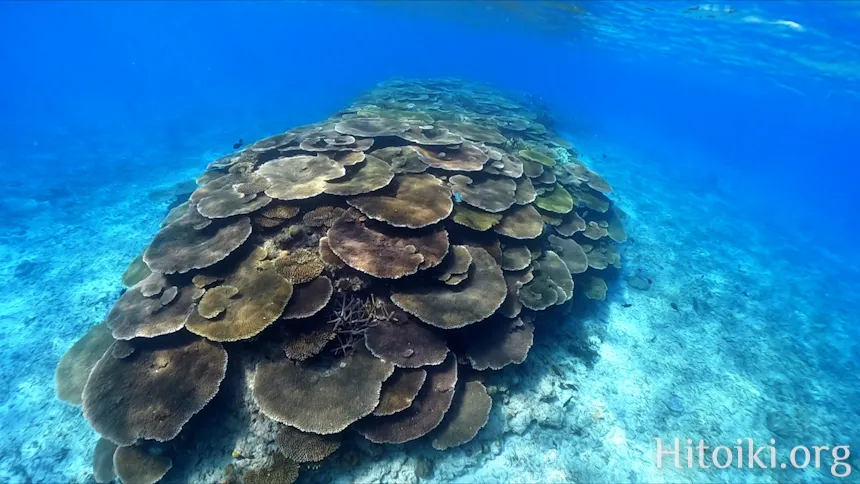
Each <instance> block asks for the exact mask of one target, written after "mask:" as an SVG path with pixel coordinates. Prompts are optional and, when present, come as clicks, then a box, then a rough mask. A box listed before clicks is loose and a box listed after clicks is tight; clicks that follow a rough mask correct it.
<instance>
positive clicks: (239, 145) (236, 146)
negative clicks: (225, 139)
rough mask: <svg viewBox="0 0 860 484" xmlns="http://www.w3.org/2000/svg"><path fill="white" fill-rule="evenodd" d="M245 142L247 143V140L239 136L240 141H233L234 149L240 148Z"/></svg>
mask: <svg viewBox="0 0 860 484" xmlns="http://www.w3.org/2000/svg"><path fill="white" fill-rule="evenodd" d="M243 144H245V141H244V140H243V139H242V138H239V141H237V142H235V143H233V149H234V150H238V149H239V148H241V147H242V145H243Z"/></svg>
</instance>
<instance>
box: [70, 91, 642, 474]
mask: <svg viewBox="0 0 860 484" xmlns="http://www.w3.org/2000/svg"><path fill="white" fill-rule="evenodd" d="M551 126H552V121H551V118H549V115H548V113H546V112H545V111H544V110H542V109H541V108H540V107H538V106H536V105H535V104H533V103H532V102H531V101H529V100H527V99H520V98H518V97H514V96H511V95H508V94H504V93H501V92H499V91H496V90H494V89H492V88H489V87H486V86H481V85H474V84H465V83H463V82H460V81H456V80H448V79H442V80H434V81H424V82H416V81H400V80H398V81H391V82H388V83H385V84H382V85H380V86H379V87H378V88H376V89H375V90H373V91H372V92H370V93H368V94H366V95H365V96H363V97H362V98H360V99H359V100H358V101H357V102H356V103H355V104H353V105H352V106H350V107H348V108H347V109H344V110H343V111H341V112H339V113H337V114H336V115H335V116H333V117H331V118H329V119H327V120H325V121H322V122H320V123H317V124H313V125H309V126H303V127H299V128H295V129H293V130H290V131H288V132H286V133H281V134H278V135H275V136H272V137H270V138H267V139H264V140H260V141H258V142H256V143H253V144H251V145H249V146H248V147H247V148H246V149H245V150H243V151H241V152H238V153H234V154H231V155H228V156H225V157H223V158H220V159H218V160H215V161H214V162H212V163H210V164H209V166H208V167H207V169H206V171H205V173H203V175H201V176H200V177H199V178H198V179H197V183H198V185H199V187H198V189H197V190H196V191H195V192H194V193H192V195H191V196H190V198H189V201H188V203H187V205H186V206H185V208H184V209H183V210H184V212H183V213H182V214H179V215H174V216H173V217H172V219H171V220H169V221H168V222H167V223H165V224H164V225H163V227H162V229H161V230H160V231H159V233H158V234H156V235H155V237H154V239H153V241H152V242H151V243H150V244H149V246H148V247H147V249H146V251H145V252H144V254H143V256H142V258H141V260H142V262H145V264H146V266H147V267H146V269H148V271H151V274H146V273H147V272H148V271H137V272H140V273H141V276H140V277H136V278H135V279H134V281H135V283H134V284H133V285H132V286H131V287H130V288H129V289H128V291H127V292H126V293H125V294H124V295H123V296H122V297H121V298H120V300H119V301H118V302H117V303H116V306H115V307H114V308H113V310H112V311H111V312H110V314H109V315H108V316H107V320H106V324H103V325H99V326H97V327H96V328H94V330H93V333H92V334H91V335H88V336H85V337H84V339H83V340H82V343H81V344H79V345H76V346H75V347H73V349H72V350H70V352H69V354H68V355H67V356H66V357H64V359H63V362H62V363H61V365H60V367H59V369H58V372H57V381H58V388H59V393H60V397H61V398H63V399H64V400H67V401H69V402H71V403H75V404H77V403H80V402H82V404H83V414H84V416H85V417H86V419H87V420H88V421H89V423H90V424H91V426H92V427H93V428H94V429H95V430H96V431H98V432H99V433H100V434H101V435H102V437H103V439H107V440H106V441H105V440H102V441H100V442H101V443H100V444H99V449H100V452H101V453H102V454H103V453H105V450H104V449H109V448H112V447H110V445H106V444H107V443H109V444H112V445H113V444H115V445H116V446H119V447H118V450H116V452H115V456H114V462H115V463H117V462H124V463H126V464H128V463H131V462H132V461H134V462H144V461H146V462H149V461H152V462H154V463H156V464H158V465H157V466H155V467H157V469H156V471H157V472H156V471H152V472H150V473H149V474H147V476H151V477H146V478H145V479H149V480H152V479H159V478H161V477H162V476H163V475H164V474H165V473H166V472H168V470H169V469H170V465H168V464H167V463H169V462H174V461H175V460H176V459H177V458H178V457H179V456H177V455H163V456H162V455H161V454H158V457H157V458H156V457H152V456H150V455H149V454H146V452H144V451H143V450H141V449H144V448H145V446H146V445H152V444H155V443H157V442H167V441H171V440H173V439H176V438H177V436H178V435H179V434H180V433H181V432H182V431H183V427H185V426H186V424H188V423H189V421H191V420H192V419H193V416H194V415H195V414H196V413H198V412H199V411H200V410H201V409H203V408H204V406H206V405H207V404H208V403H209V402H210V401H211V400H212V399H213V398H214V397H215V395H216V394H217V393H218V392H219V388H220V387H221V386H223V385H226V384H229V383H228V382H227V381H226V380H225V378H226V379H228V380H229V378H228V377H227V374H228V372H227V371H226V368H227V365H228V364H230V365H239V366H240V367H241V369H242V371H239V372H237V374H247V375H248V376H249V377H248V378H243V379H241V381H240V382H239V383H238V384H240V385H247V386H249V392H250V394H251V395H252V398H250V399H248V401H246V402H243V403H238V404H239V405H248V406H253V407H254V408H256V409H259V411H260V412H262V414H263V415H264V416H265V417H266V418H268V419H270V420H271V423H272V425H276V426H278V427H279V428H280V429H281V430H280V432H279V435H280V437H279V438H278V444H279V447H280V449H281V452H282V454H283V455H281V456H278V457H277V459H276V460H277V461H278V462H281V463H282V464H283V463H284V462H286V464H284V465H280V464H279V465H280V467H278V468H279V469H280V468H284V469H287V468H288V469H290V472H288V473H285V475H287V474H288V475H289V477H290V479H295V477H296V474H295V472H294V470H296V469H298V468H299V467H298V465H299V463H300V462H316V461H318V460H322V459H324V458H325V457H326V456H328V455H329V454H330V453H332V452H334V451H335V450H336V449H337V448H338V447H339V446H340V445H341V442H342V441H343V442H344V443H347V442H348V439H347V438H358V437H357V435H361V436H364V437H365V438H367V439H368V440H370V441H372V442H376V443H403V442H408V441H411V440H415V439H418V438H421V437H424V436H428V438H429V439H430V441H431V442H432V443H433V446H434V447H436V448H438V449H446V448H449V447H453V446H457V445H461V444H464V443H466V442H468V441H470V440H471V439H472V438H474V437H475V435H476V434H477V433H478V432H479V431H480V429H481V428H482V427H483V426H484V425H485V424H486V422H487V418H488V415H489V413H490V409H491V408H492V399H491V398H490V396H489V394H488V393H487V390H486V388H485V387H484V385H483V384H481V383H480V382H479V381H477V380H476V378H475V377H476V376H477V372H480V371H486V370H501V369H502V368H504V367H505V366H507V365H510V364H518V363H522V362H523V361H525V359H526V358H527V356H528V352H529V349H530V348H531V347H532V344H533V342H534V337H533V335H534V332H535V331H540V324H541V322H542V321H541V319H542V317H543V316H542V315H544V314H546V313H545V312H544V310H547V309H549V308H553V307H558V306H562V305H566V304H569V303H570V302H571V301H572V300H573V299H575V298H576V297H579V298H580V299H582V298H586V299H602V298H604V297H605V295H606V291H607V286H606V284H605V283H604V281H603V278H602V276H601V273H602V272H603V271H605V270H607V268H608V267H609V266H613V267H619V266H620V255H619V253H618V251H617V249H616V248H615V244H616V243H617V242H621V241H623V240H625V239H626V234H625V233H624V229H623V227H622V226H621V220H620V218H619V215H620V213H616V211H615V209H614V208H613V206H612V203H611V201H610V200H609V199H608V198H607V197H606V196H605V194H606V193H609V192H610V190H611V188H610V187H609V184H608V183H606V181H605V180H604V179H603V178H601V177H600V176H599V175H598V174H597V173H595V172H593V171H592V170H590V169H589V168H588V167H586V166H585V165H584V164H583V163H582V162H580V161H579V160H578V159H577V156H576V152H575V151H574V150H573V149H572V147H571V146H570V144H569V143H567V142H565V141H564V140H562V139H561V138H560V137H558V136H557V135H556V134H555V133H553V132H552V128H551ZM288 221H290V222H289V223H288ZM138 265H140V264H139V263H138ZM141 269H143V268H141ZM544 319H545V318H544ZM97 340H98V341H100V343H99V344H98V345H96V344H93V343H90V342H91V341H97ZM81 345H83V346H81ZM81 347H86V348H88V350H87V351H86V352H82V350H80V348H81ZM273 349H274V350H273ZM93 352H97V353H98V354H93ZM99 354H103V355H102V356H100V357H99ZM81 355H83V356H81ZM234 355H242V357H239V358H234ZM228 362H229V363H228ZM84 381H86V384H85V385H84V384H83V382H84ZM217 410H218V411H225V412H229V411H230V410H229V409H221V408H218V409H217ZM322 436H325V437H322ZM275 440H276V439H274V438H273V439H272V442H271V443H272V444H273V445H274V441H275ZM131 446H135V447H131ZM139 446H144V447H139ZM170 448H171V447H169V446H167V447H164V448H163V449H161V450H160V451H159V452H167V453H169V452H170V450H169V449H170ZM130 456H131V457H135V459H130ZM138 457H140V458H138ZM171 459H172V460H171ZM284 459H286V460H284ZM104 461H105V459H104V458H103V456H102V457H101V458H99V462H100V463H101V464H99V465H100V467H102V468H99V469H95V472H96V473H97V475H98V476H99V478H101V476H103V475H110V474H111V472H110V471H111V470H110V469H107V470H106V469H103V467H104V465H103V462H104ZM132 467H133V466H130V465H125V466H124V467H123V468H119V467H116V468H115V469H113V472H115V473H116V474H117V475H119V476H120V478H123V476H125V475H130V472H131V470H130V469H131V468H132ZM261 473H263V470H259V469H253V468H252V469H249V470H248V473H247V476H251V477H254V476H258V475H259V476H262V475H263V474H261ZM251 477H248V478H249V479H250V480H254V479H256V477H254V478H253V479H252V478H251Z"/></svg>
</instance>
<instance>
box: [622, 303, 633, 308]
mask: <svg viewBox="0 0 860 484" xmlns="http://www.w3.org/2000/svg"><path fill="white" fill-rule="evenodd" d="M631 306H633V305H632V304H630V303H624V304H622V305H621V307H623V308H629V307H631Z"/></svg>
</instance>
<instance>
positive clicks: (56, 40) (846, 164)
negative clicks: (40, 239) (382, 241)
mask: <svg viewBox="0 0 860 484" xmlns="http://www.w3.org/2000/svg"><path fill="white" fill-rule="evenodd" d="M559 4H560V2H537V1H535V2H476V3H473V4H469V5H467V4H466V3H464V2H414V3H410V4H409V5H407V4H405V3H397V2H371V1H357V2H320V3H314V2H290V1H287V2H144V1H140V2H14V1H8V2H2V3H0V66H2V67H0V72H2V75H0V173H2V175H0V188H2V190H3V191H4V193H2V194H0V220H2V222H0V225H7V229H6V231H5V234H4V239H3V240H4V243H6V244H9V246H10V247H11V246H12V245H14V244H15V243H16V239H14V237H13V236H14V235H15V234H20V233H21V231H22V230H26V228H27V227H28V224H29V223H30V220H31V219H32V218H34V217H36V215H37V214H38V213H41V212H42V211H43V210H48V211H50V210H54V209H57V210H59V208H58V207H59V206H60V205H59V202H58V199H59V198H63V199H72V200H73V201H74V203H75V207H76V209H75V210H72V211H70V213H69V214H64V215H63V216H64V217H66V216H68V217H75V216H77V215H80V214H81V213H85V212H89V211H98V210H99V206H98V205H96V203H97V202H95V200H97V199H96V198H95V197H94V195H92V194H93V193H95V192H97V191H98V190H99V189H103V188H104V187H107V186H115V185H117V184H119V185H122V184H128V185H129V186H131V185H135V184H138V183H150V182H151V181H152V180H158V179H173V178H171V173H174V174H175V173H176V172H178V171H183V172H185V171H191V172H196V171H202V169H203V168H204V167H205V164H206V163H207V162H208V161H211V157H213V156H215V155H218V154H221V153H226V152H228V151H230V147H231V145H232V144H233V143H234V142H235V141H236V140H237V139H239V138H242V139H244V140H245V141H247V142H249V141H252V140H256V139H259V138H262V137H264V136H267V135H270V134H272V133H276V132H281V131H283V130H285V129H287V128H290V127H294V126H297V125H300V124H305V123H310V122H314V121H317V120H320V119H324V118H325V117H327V116H329V115H330V114H332V113H334V112H336V111H337V110H338V109H340V108H342V107H343V106H345V105H348V104H349V103H350V102H351V101H352V100H353V99H354V98H355V97H356V96H357V95H359V94H360V93H362V92H363V91H366V90H367V89H369V88H371V87H373V86H374V85H375V84H376V83H378V82H381V81H384V80H387V79H390V78H392V77H417V78H423V77H434V76H454V77H462V78H465V79H469V80H474V81H483V82H490V83H492V84H495V85H497V86H499V87H502V88H506V89H511V90H515V91H519V92H526V93H528V94H530V95H532V96H535V97H538V98H541V99H542V100H543V101H544V102H545V103H546V104H547V105H548V106H549V107H550V109H551V111H552V112H553V114H554V115H555V116H556V119H557V121H558V128H559V130H560V131H562V132H565V133H569V134H570V135H572V136H574V137H575V138H577V139H586V140H589V143H590V144H591V143H594V145H595V146H601V147H602V148H603V149H601V150H599V152H591V153H589V155H590V156H591V157H593V158H599V157H600V156H601V155H607V156H608V157H609V158H611V159H618V158H619V157H620V158H623V157H625V156H631V154H634V155H637V154H638V155H641V158H642V160H647V162H645V163H641V162H640V163H637V164H635V165H634V164H631V168H630V169H631V170H634V169H635V170H639V171H640V172H641V179H643V180H647V179H649V177H650V176H652V175H653V174H660V175H661V176H666V177H668V179H669V180H671V183H670V186H671V190H672V195H673V196H674V199H675V200H679V199H681V200H683V197H684V196H685V195H686V194H689V196H690V198H689V199H690V200H695V199H696V198H695V197H694V196H695V195H701V194H702V193H703V192H713V193H714V194H717V195H718V196H719V197H720V198H721V200H723V202H724V203H725V205H727V206H729V207H731V210H730V211H727V212H726V213H710V214H709V213H703V214H702V219H701V223H702V224H703V225H706V224H707V223H709V222H710V218H711V217H713V218H723V217H727V216H729V215H727V214H742V215H743V218H744V220H745V222H744V223H748V222H749V221H750V220H752V221H753V222H754V223H755V224H756V227H757V228H758V229H760V231H761V232H760V234H763V235H760V236H758V235H757V236H756V240H755V242H756V244H757V246H758V247H759V248H761V247H764V249H760V250H763V251H765V252H767V251H768V250H769V249H770V247H771V246H772V247H773V248H774V250H777V248H778V249H779V250H780V251H781V252H780V257H784V258H788V260H789V261H790V262H796V263H797V266H796V267H797V269H796V270H797V272H798V274H794V275H796V276H798V277H800V276H803V275H805V274H806V272H808V273H809V274H813V273H815V274H818V270H819V269H820V266H821V265H822V264H825V262H822V259H818V258H816V259H814V260H812V261H810V259H809V258H808V257H807V256H808V254H809V253H811V252H812V251H822V250H823V251H827V252H828V253H829V254H831V256H830V258H829V259H827V261H828V262H826V263H827V264H830V266H828V267H827V271H825V272H826V277H831V274H836V275H835V276H832V277H834V278H838V282H839V285H840V287H841V288H846V287H848V288H851V287H860V280H858V279H856V278H857V277H860V276H858V271H857V264H858V262H857V260H858V259H857V257H856V253H855V252H856V246H857V240H858V236H860V215H858V207H860V190H858V189H857V186H858V180H860V167H858V163H857V159H858V153H860V135H858V126H860V34H858V30H857V29H856V25H857V22H858V21H860V7H858V6H857V5H856V4H855V3H853V2H828V1H817V2H778V1H768V2H759V3H753V2H737V3H727V2H720V3H716V5H718V6H719V8H720V9H722V8H724V7H726V6H729V5H731V6H732V7H733V8H735V11H734V12H733V13H731V14H728V15H718V16H716V18H698V17H697V16H696V15H694V14H691V13H690V12H689V11H688V9H689V8H690V7H694V6H696V5H697V3H696V2H608V1H607V2H596V1H594V2H580V3H578V4H567V6H572V5H576V10H575V11H574V10H570V9H567V8H564V9H563V8H560V7H559ZM563 5H564V4H563ZM571 8H572V7H571ZM780 21H785V22H783V23H779V22H780ZM789 21H790V22H791V23H792V25H796V26H797V27H795V26H792V25H788V24H787V23H786V22H789ZM207 156H208V157H209V158H207ZM640 161H641V160H640ZM615 166H617V165H615ZM632 176H633V177H634V178H639V175H637V174H636V173H634V174H633V175H632ZM142 180H145V182H144V181H142ZM145 192H146V190H143V193H145ZM621 195H622V196H624V197H626V198H628V199H636V198H637V196H638V195H639V194H637V193H629V192H628V193H622V194H621ZM144 196H145V195H142V196H141V197H144ZM98 200H101V199H98ZM655 203H658V201H655ZM46 207H47V208H46ZM671 208H672V207H667V208H666V210H667V211H668V210H671ZM129 216H131V217H133V216H134V214H132V215H129ZM149 222H150V223H151V222H152V220H149ZM640 223H641V222H640ZM92 230H94V231H95V230H99V227H92ZM147 230H150V231H151V232H154V231H155V230H157V227H156V226H155V225H153V226H152V227H147ZM632 235H633V236H635V234H632ZM748 235H749V234H746V233H737V234H736V238H733V239H732V240H727V241H726V243H727V244H728V243H732V244H737V243H739V242H738V240H744V239H745V238H746V237H748ZM707 237H711V236H707ZM713 237H716V235H715V236H713ZM786 240H788V241H790V244H791V245H792V247H793V250H792V251H784V250H782V249H783V248H784V245H785V243H786V242H785V241H786ZM700 242H701V244H703V245H704V244H706V243H707V244H711V243H713V244H716V245H719V244H720V241H718V240H714V239H713V238H711V239H708V240H705V239H702V240H701V241H700ZM46 243H57V244H58V249H57V251H58V252H57V253H58V254H59V256H58V257H63V258H67V259H75V260H83V262H81V263H82V264H83V265H84V266H86V259H87V258H89V257H93V255H92V254H74V253H67V252H63V251H64V250H66V249H64V246H62V244H60V243H59V242H56V241H46ZM126 243H128V241H125V240H122V239H121V238H117V239H113V240H109V241H108V242H106V244H107V246H106V247H103V250H104V252H106V253H107V252H111V251H113V252H117V250H119V248H122V247H124V245H125V244H126ZM744 244H745V243H740V244H739V245H744ZM133 245H134V247H133V249H129V250H130V252H134V253H136V252H138V251H139V250H140V249H141V248H142V246H141V242H140V241H139V240H135V241H134V243H133ZM692 249H693V248H691V250H692ZM94 258H95V259H98V257H97V256H96V257H94ZM726 263H727V264H728V265H734V264H732V262H731V261H727V262H726ZM780 267H785V266H784V265H781V266H780ZM810 277H812V275H810ZM816 277H817V276H816ZM822 277H824V276H822ZM773 282H774V284H776V283H777V282H778V281H776V280H775V281H773ZM82 284H83V283H82ZM810 287H811V286H810ZM815 287H816V288H817V289H818V290H820V291H821V304H820V306H819V307H818V308H816V311H819V312H820V314H821V316H819V317H820V319H822V320H827V319H828V318H830V316H829V313H828V312H827V311H828V305H829V304H830V302H829V300H828V298H829V297H830V296H831V293H829V292H828V290H829V288H828V287H827V286H826V284H825V283H824V282H822V283H821V285H819V286H815ZM115 289H116V290H118V289H117V288H115ZM803 291H804V293H808V292H809V290H808V289H803ZM845 294H848V295H849V300H848V301H847V302H846V301H845V300H844V297H845ZM115 295H116V294H115V293H112V294H110V295H108V296H104V298H105V299H110V297H113V296H115ZM839 295H840V297H842V298H843V299H842V300H840V306H839V307H840V308H841V309H840V311H842V312H841V313H840V314H841V315H842V316H844V317H845V321H851V320H856V314H857V312H858V310H857V306H858V303H857V300H856V297H857V296H856V292H851V291H845V290H840V291H839ZM95 297H96V296H93V298H95ZM756 297H757V298H759V301H760V302H761V301H767V300H768V298H769V295H768V294H767V293H764V292H759V293H756ZM783 301H784V300H783ZM77 304H79V305H83V306H85V307H89V306H92V307H96V306H94V305H92V304H90V303H89V302H86V303H81V302H80V301H77ZM775 304H776V303H775ZM783 306H784V304H783ZM64 307H66V306H64ZM846 308H847V309H846ZM789 309H792V308H788V309H786V310H787V311H788V310H789ZM789 312H790V311H789ZM852 314H853V315H854V316H852ZM780 317H781V316H780ZM90 322H91V321H90ZM46 324H49V323H46ZM82 324H83V323H82ZM789 324H790V323H786V325H787V327H784V329H785V333H784V334H782V335H781V336H785V337H786V338H788V337H793V336H792V335H794V334H795V333H798V334H805V335H807V336H804V339H805V342H804V343H798V344H807V345H809V346H810V347H814V348H817V349H816V353H815V356H814V357H810V359H811V360H814V359H815V358H822V359H826V356H827V355H828V354H831V353H829V352H833V351H835V350H834V348H836V349H838V351H837V352H841V354H842V355H843V356H840V358H839V361H840V363H839V365H835V366H833V367H828V368H829V370H830V376H833V377H834V378H838V377H842V376H845V377H846V378H848V376H849V373H845V374H840V373H839V372H843V371H846V372H847V371H848V370H846V369H845V368H849V369H851V368H853V369H856V368H857V367H858V366H860V363H858V355H860V351H858V350H857V349H856V347H855V344H854V342H853V341H854V339H853V338H849V337H847V336H845V335H852V334H854V335H856V334H857V331H856V326H854V325H850V324H845V323H844V321H843V322H842V323H840V325H839V326H838V331H832V333H833V334H836V336H833V338H834V340H835V341H833V340H828V341H829V342H828V343H827V344H825V343H822V342H821V341H818V340H815V339H814V338H815V337H817V336H820V335H821V334H822V333H827V328H826V325H825V327H824V328H821V327H818V328H817V329H816V331H812V333H813V334H814V335H816V336H808V334H809V333H808V332H809V331H810V330H809V328H802V329H801V328H793V327H791V326H789ZM78 329H80V328H78ZM63 330H64V331H66V332H67V333H69V332H72V331H71V330H70V329H69V328H67V327H66V328H64V329H63ZM9 332H10V330H9V329H4V334H8V333H9ZM65 336H69V335H68V334H65ZM829 337H830V336H827V337H822V341H823V340H825V339H827V338H829ZM798 339H800V338H798ZM66 343H70V342H64V343H62V344H63V345H66V346H68V345H67V344H66ZM57 344H59V343H57ZM0 358H2V357H0ZM8 362H11V357H10V359H9V360H5V359H0V364H4V363H8ZM843 364H844V365H850V366H847V367H845V366H840V365H843ZM4 366H5V365H4ZM852 378H853V377H852ZM852 381H854V380H852ZM856 383H857V382H856V381H854V384H856ZM849 387H850V389H848V390H846V395H847V394H848V393H851V394H857V393H858V392H860V390H858V388H860V387H854V386H850V385H849ZM840 405H841V404H840ZM835 408H838V409H840V410H837V411H835V413H837V414H840V413H841V412H843V410H842V408H841V407H839V405H835ZM852 412H856V410H852ZM845 413H846V414H845V416H846V417H850V415H848V414H847V411H845ZM854 416H855V417H856V414H854ZM844 435H849V436H856V435H860V432H858V431H857V430H856V429H855V428H854V427H851V429H850V430H846V431H845V434H844Z"/></svg>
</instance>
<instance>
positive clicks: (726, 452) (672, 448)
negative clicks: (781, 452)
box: [654, 438, 852, 478]
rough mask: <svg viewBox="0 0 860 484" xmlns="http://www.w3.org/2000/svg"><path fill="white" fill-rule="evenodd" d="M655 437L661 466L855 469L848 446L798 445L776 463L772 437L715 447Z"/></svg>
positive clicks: (845, 472) (840, 472) (839, 472)
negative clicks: (759, 443)
mask: <svg viewBox="0 0 860 484" xmlns="http://www.w3.org/2000/svg"><path fill="white" fill-rule="evenodd" d="M654 440H656V441H657V467H658V468H660V469H662V468H663V467H664V466H667V465H671V466H674V467H676V468H678V469H683V468H700V469H710V468H717V469H727V468H729V467H736V468H738V469H787V468H789V467H791V468H794V469H806V468H807V467H813V468H815V469H821V468H822V466H824V467H827V466H829V467H830V474H831V475H833V476H834V477H839V478H842V477H848V476H849V475H851V470H852V469H851V465H850V464H849V463H847V462H846V460H848V458H849V457H851V449H850V448H849V447H848V446H847V445H836V446H832V447H831V446H827V445H813V446H811V447H806V446H803V445H798V446H795V447H792V449H791V451H790V452H789V454H788V462H777V449H776V441H775V440H774V439H770V441H769V442H768V444H767V445H756V443H755V442H754V441H753V439H750V438H747V439H738V440H737V443H736V445H732V446H728V445H718V446H716V447H709V446H707V445H705V442H704V441H702V440H700V441H698V442H693V440H692V439H686V440H684V441H682V440H681V439H679V438H675V439H674V440H672V441H670V442H668V443H664V442H663V440H662V439H660V438H655V439H654Z"/></svg>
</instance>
